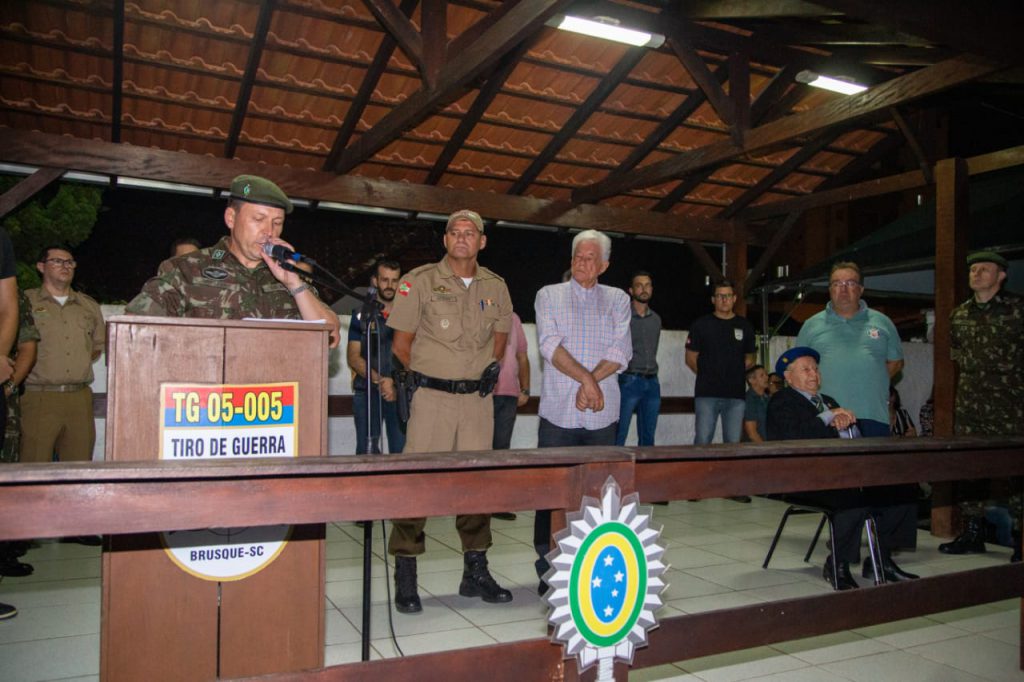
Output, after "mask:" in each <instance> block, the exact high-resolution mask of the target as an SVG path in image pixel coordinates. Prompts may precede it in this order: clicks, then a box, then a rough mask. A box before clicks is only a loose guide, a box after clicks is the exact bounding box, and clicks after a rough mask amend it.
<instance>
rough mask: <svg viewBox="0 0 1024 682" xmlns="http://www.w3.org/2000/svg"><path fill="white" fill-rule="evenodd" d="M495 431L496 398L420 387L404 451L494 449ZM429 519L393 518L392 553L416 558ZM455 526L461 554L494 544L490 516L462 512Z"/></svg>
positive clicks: (410, 417) (419, 552)
mask: <svg viewBox="0 0 1024 682" xmlns="http://www.w3.org/2000/svg"><path fill="white" fill-rule="evenodd" d="M493 433H494V402H493V400H492V399H491V396H487V397H486V398H481V397H480V395H479V394H478V393H470V394H467V395H456V394H454V393H445V392H444V391H435V390H434V389H431V388H420V389H418V390H417V391H416V393H415V394H414V395H413V398H412V409H411V410H410V416H409V424H408V427H407V428H406V440H405V448H404V449H403V450H402V452H403V453H409V452H458V451H460V450H490V449H491V438H492V436H493ZM426 522H427V520H426V519H394V520H393V521H392V522H391V523H392V525H393V528H392V530H391V539H390V541H389V542H388V551H389V552H390V553H391V554H397V555H399V556H417V555H419V554H423V551H424V549H425V543H424V534H423V527H424V526H425V525H426ZM455 528H456V530H458V532H459V539H460V540H461V541H462V551H463V552H472V551H476V552H482V551H484V550H486V549H487V548H489V547H490V546H491V516H490V514H459V515H458V516H456V517H455Z"/></svg>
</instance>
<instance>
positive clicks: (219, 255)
mask: <svg viewBox="0 0 1024 682" xmlns="http://www.w3.org/2000/svg"><path fill="white" fill-rule="evenodd" d="M226 253H227V252H226V251H225V250H224V249H214V250H213V253H211V254H210V258H212V259H213V260H224V255H225V254H226Z"/></svg>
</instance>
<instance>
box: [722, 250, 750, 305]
mask: <svg viewBox="0 0 1024 682" xmlns="http://www.w3.org/2000/svg"><path fill="white" fill-rule="evenodd" d="M737 232H739V231H737ZM725 276H726V278H727V279H729V280H730V281H731V282H732V284H733V288H734V289H735V290H736V294H737V298H736V307H735V308H734V310H735V312H736V314H737V315H739V316H740V317H746V315H747V298H746V297H747V292H746V290H745V289H744V288H743V284H744V283H745V282H746V280H747V240H746V239H736V240H735V241H731V242H729V243H728V245H727V246H726V254H725Z"/></svg>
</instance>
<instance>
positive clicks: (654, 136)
mask: <svg viewBox="0 0 1024 682" xmlns="http://www.w3.org/2000/svg"><path fill="white" fill-rule="evenodd" d="M728 75H729V69H727V68H725V67H722V66H719V67H718V69H717V70H716V71H715V78H716V80H717V81H718V82H720V83H721V82H722V81H724V80H725V78H727V77H728ZM706 101H707V97H705V95H704V92H703V91H700V90H698V91H697V92H694V93H693V94H691V95H690V96H689V97H687V98H686V99H685V100H683V103H682V104H680V105H679V106H678V107H676V108H675V110H674V111H673V112H672V113H671V114H669V115H668V116H667V117H665V119H664V120H663V121H662V122H661V123H659V124H658V127H657V128H655V129H654V130H653V131H652V132H651V134H650V135H648V136H647V137H646V138H644V141H643V142H641V143H640V144H638V145H637V146H636V147H634V148H633V150H632V151H630V153H629V156H627V157H626V158H625V159H623V160H622V163H620V164H619V165H618V166H617V167H616V168H615V170H614V171H613V172H612V173H611V174H610V175H609V177H611V176H617V175H624V174H626V173H628V172H629V171H631V170H633V169H634V168H635V167H636V165H637V164H638V163H640V162H641V161H643V160H644V159H645V158H647V155H648V154H650V153H651V152H652V151H654V150H655V149H656V148H657V147H658V145H659V144H661V143H662V142H663V141H664V140H665V138H666V137H668V136H669V135H670V134H672V132H673V131H674V130H676V129H677V128H678V127H679V126H680V125H682V123H683V121H685V120H686V119H688V118H689V117H690V116H691V115H692V114H693V112H695V111H697V109H699V108H700V106H701V105H702V104H704V102H706Z"/></svg>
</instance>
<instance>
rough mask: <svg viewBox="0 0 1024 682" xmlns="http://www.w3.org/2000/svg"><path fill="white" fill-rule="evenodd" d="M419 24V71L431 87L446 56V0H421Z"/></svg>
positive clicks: (435, 81) (435, 82) (435, 83)
mask: <svg viewBox="0 0 1024 682" xmlns="http://www.w3.org/2000/svg"><path fill="white" fill-rule="evenodd" d="M389 1H390V0H389ZM420 24H421V27H422V28H421V30H422V36H423V65H422V68H421V69H420V72H421V73H422V74H423V80H425V81H426V82H427V86H428V87H431V88H432V87H434V86H435V85H437V77H438V74H440V73H441V68H442V67H443V66H444V63H445V61H446V59H447V56H448V0H423V7H422V9H421V10H420Z"/></svg>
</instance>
